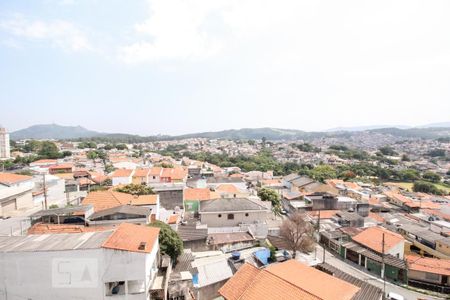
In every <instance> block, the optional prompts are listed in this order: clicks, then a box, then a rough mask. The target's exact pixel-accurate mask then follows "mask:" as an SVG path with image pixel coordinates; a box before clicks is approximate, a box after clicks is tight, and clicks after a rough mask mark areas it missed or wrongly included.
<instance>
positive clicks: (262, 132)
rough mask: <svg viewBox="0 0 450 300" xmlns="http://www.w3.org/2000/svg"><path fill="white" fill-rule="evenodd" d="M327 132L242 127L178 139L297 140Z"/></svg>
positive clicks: (193, 134) (186, 135)
mask: <svg viewBox="0 0 450 300" xmlns="http://www.w3.org/2000/svg"><path fill="white" fill-rule="evenodd" d="M323 135H325V133H320V132H306V131H302V130H295V129H279V128H242V129H229V130H223V131H215V132H201V133H192V134H185V135H178V136H176V137H175V138H176V139H187V138H209V139H232V140H249V139H251V140H253V139H262V138H263V137H265V138H266V139H267V140H295V139H305V138H311V137H319V136H323Z"/></svg>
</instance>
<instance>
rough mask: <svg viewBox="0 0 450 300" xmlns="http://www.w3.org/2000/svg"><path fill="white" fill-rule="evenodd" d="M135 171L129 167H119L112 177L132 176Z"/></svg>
mask: <svg viewBox="0 0 450 300" xmlns="http://www.w3.org/2000/svg"><path fill="white" fill-rule="evenodd" d="M133 171H134V170H129V169H117V170H115V171H114V172H113V173H112V174H111V177H130V176H131V174H133Z"/></svg>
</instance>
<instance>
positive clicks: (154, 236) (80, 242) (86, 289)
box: [0, 223, 159, 300]
mask: <svg viewBox="0 0 450 300" xmlns="http://www.w3.org/2000/svg"><path fill="white" fill-rule="evenodd" d="M158 233H159V229H158V228H154V227H148V226H139V225H133V224H126V223H123V224H121V225H120V226H118V227H117V228H115V229H113V230H106V231H94V232H82V233H60V234H44V235H41V234H39V235H27V236H12V237H0V269H1V270H2V272H0V298H2V299H9V298H11V297H12V298H13V299H48V300H52V299H55V300H59V299H65V298H67V296H68V295H70V297H72V298H77V299H92V300H97V299H142V300H147V299H154V298H155V296H154V295H155V293H158V294H159V291H155V290H154V289H153V285H154V284H155V282H156V280H155V279H156V277H157V272H158V257H159V242H158ZM17 266H20V267H17ZM18 278H20V280H18Z"/></svg>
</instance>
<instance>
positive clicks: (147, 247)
mask: <svg viewBox="0 0 450 300" xmlns="http://www.w3.org/2000/svg"><path fill="white" fill-rule="evenodd" d="M158 235H159V228H156V227H150V226H143V225H135V224H129V223H122V224H120V225H119V226H118V227H117V228H116V230H115V231H114V233H113V234H112V235H110V236H109V238H108V239H107V240H106V241H105V242H104V243H103V245H102V247H103V248H109V249H117V250H125V251H132V252H145V253H150V252H151V251H152V250H153V246H154V245H155V244H156V243H157V241H158Z"/></svg>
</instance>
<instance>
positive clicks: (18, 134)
mask: <svg viewBox="0 0 450 300" xmlns="http://www.w3.org/2000/svg"><path fill="white" fill-rule="evenodd" d="M102 135H104V134H103V133H100V132H97V131H92V130H88V129H86V128H84V127H81V126H62V125H57V124H41V125H33V126H30V127H28V128H25V129H21V130H17V131H14V132H12V133H11V139H13V140H20V139H76V138H88V137H94V136H102Z"/></svg>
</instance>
